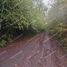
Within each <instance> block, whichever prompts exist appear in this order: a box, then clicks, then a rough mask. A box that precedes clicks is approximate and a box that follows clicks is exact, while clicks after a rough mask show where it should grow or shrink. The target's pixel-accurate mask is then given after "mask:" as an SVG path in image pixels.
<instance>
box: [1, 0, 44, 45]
mask: <svg viewBox="0 0 67 67" xmlns="http://www.w3.org/2000/svg"><path fill="white" fill-rule="evenodd" d="M35 1H36V0H35ZM36 2H37V1H36ZM40 3H41V4H42V2H41V1H40ZM33 4H34V2H33V1H32V0H0V31H1V32H0V46H3V44H5V43H6V42H7V41H10V40H11V39H13V38H14V37H15V35H16V34H18V33H19V32H20V31H21V33H22V32H25V31H27V30H29V29H30V30H33V31H34V30H35V31H36V32H38V31H41V30H44V15H43V10H42V9H41V7H40V4H38V7H36V6H35V8H34V5H33ZM17 30H18V31H17Z"/></svg>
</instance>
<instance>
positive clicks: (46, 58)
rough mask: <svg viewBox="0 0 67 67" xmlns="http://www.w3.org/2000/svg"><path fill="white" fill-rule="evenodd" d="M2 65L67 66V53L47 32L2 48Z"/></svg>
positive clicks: (0, 50)
mask: <svg viewBox="0 0 67 67" xmlns="http://www.w3.org/2000/svg"><path fill="white" fill-rule="evenodd" d="M0 67H67V53H66V52H65V51H64V49H63V48H62V47H61V45H60V44H59V42H58V41H57V40H55V38H53V36H50V35H48V34H46V33H41V34H38V35H36V36H34V37H32V38H26V39H22V38H21V39H20V40H17V41H15V42H13V43H11V45H10V46H8V47H5V48H3V49H0Z"/></svg>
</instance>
